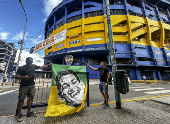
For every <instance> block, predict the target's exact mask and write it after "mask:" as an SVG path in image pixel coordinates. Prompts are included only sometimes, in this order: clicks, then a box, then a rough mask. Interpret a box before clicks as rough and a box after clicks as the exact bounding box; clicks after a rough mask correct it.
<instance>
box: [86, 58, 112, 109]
mask: <svg viewBox="0 0 170 124" xmlns="http://www.w3.org/2000/svg"><path fill="white" fill-rule="evenodd" d="M100 65H101V67H100V68H93V67H91V66H90V65H89V64H88V67H90V68H91V69H92V70H94V71H100V83H99V90H100V92H101V94H102V95H103V97H104V103H103V105H104V106H103V108H104V109H106V108H107V107H109V104H108V100H109V94H108V82H109V79H110V72H109V69H108V68H107V67H106V62H105V61H102V62H101V64H100Z"/></svg>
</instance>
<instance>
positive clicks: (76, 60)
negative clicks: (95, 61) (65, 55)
mask: <svg viewBox="0 0 170 124" xmlns="http://www.w3.org/2000/svg"><path fill="white" fill-rule="evenodd" d="M73 63H81V58H75V59H74V60H73Z"/></svg>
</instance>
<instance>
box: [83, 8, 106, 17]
mask: <svg viewBox="0 0 170 124" xmlns="http://www.w3.org/2000/svg"><path fill="white" fill-rule="evenodd" d="M103 14H104V13H103V10H100V11H94V12H88V13H85V14H84V17H85V18H88V17H95V16H101V15H103Z"/></svg>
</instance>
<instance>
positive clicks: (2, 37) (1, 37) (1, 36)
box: [0, 32, 10, 40]
mask: <svg viewBox="0 0 170 124" xmlns="http://www.w3.org/2000/svg"><path fill="white" fill-rule="evenodd" d="M9 34H10V33H7V32H1V33H0V39H2V40H6V39H7V38H8V35H9Z"/></svg>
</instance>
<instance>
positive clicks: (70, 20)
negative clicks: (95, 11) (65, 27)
mask: <svg viewBox="0 0 170 124" xmlns="http://www.w3.org/2000/svg"><path fill="white" fill-rule="evenodd" d="M81 18H82V15H77V16H73V17H70V18H68V19H67V23H70V22H73V21H76V20H80V19H81Z"/></svg>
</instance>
